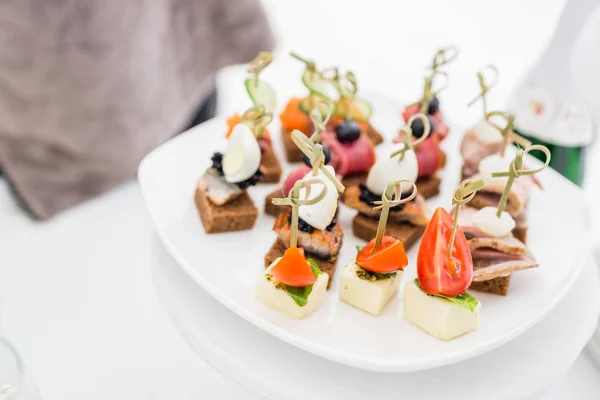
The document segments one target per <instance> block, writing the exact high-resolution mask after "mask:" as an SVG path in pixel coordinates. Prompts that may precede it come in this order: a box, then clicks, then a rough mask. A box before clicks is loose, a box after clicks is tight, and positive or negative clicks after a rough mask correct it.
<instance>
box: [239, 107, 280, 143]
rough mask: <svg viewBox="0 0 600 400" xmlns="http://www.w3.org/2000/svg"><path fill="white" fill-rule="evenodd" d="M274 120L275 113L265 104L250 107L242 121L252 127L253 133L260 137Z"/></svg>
mask: <svg viewBox="0 0 600 400" xmlns="http://www.w3.org/2000/svg"><path fill="white" fill-rule="evenodd" d="M272 120H273V113H270V112H267V109H266V107H265V106H264V105H263V104H258V105H256V106H253V107H250V108H249V109H247V110H246V111H245V112H244V115H242V122H243V123H244V124H246V125H248V126H249V127H250V129H251V130H252V133H254V136H256V137H257V138H260V137H261V136H262V134H263V132H264V131H265V128H266V127H267V125H269V124H270V123H271V121H272Z"/></svg>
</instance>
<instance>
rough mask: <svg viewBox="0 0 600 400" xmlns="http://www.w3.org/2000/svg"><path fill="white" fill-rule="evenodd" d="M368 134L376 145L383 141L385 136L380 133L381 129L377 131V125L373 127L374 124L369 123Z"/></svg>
mask: <svg viewBox="0 0 600 400" xmlns="http://www.w3.org/2000/svg"><path fill="white" fill-rule="evenodd" d="M366 134H367V137H368V138H369V139H371V141H372V142H373V144H374V145H375V146H377V145H378V144H381V143H383V136H382V135H381V133H379V131H377V129H375V127H373V125H371V124H369V125H368V126H367V132H366Z"/></svg>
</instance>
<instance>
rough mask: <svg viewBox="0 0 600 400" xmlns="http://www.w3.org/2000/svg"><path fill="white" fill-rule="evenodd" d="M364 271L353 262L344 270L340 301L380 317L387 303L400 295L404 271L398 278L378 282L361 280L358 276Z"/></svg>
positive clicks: (397, 274) (398, 273)
mask: <svg viewBox="0 0 600 400" xmlns="http://www.w3.org/2000/svg"><path fill="white" fill-rule="evenodd" d="M358 271H364V270H363V269H362V268H361V267H360V266H359V265H358V264H356V263H355V262H351V263H349V264H346V265H345V266H344V268H343V269H342V278H341V288H340V300H342V301H345V302H346V303H348V304H350V305H352V306H354V307H356V308H358V309H360V310H363V311H366V312H368V313H371V314H373V315H380V314H381V313H382V312H383V309H384V308H385V306H386V305H387V303H388V302H389V301H390V300H391V299H392V298H393V297H394V296H395V295H396V293H398V287H399V286H400V282H402V274H403V272H402V271H397V272H396V276H395V277H392V278H388V279H382V280H378V281H374V282H372V281H368V280H366V279H361V278H359V277H358V275H357V274H356V273H357V272H358Z"/></svg>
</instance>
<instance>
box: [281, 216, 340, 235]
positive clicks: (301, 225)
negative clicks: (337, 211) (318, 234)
mask: <svg viewBox="0 0 600 400" xmlns="http://www.w3.org/2000/svg"><path fill="white" fill-rule="evenodd" d="M288 223H289V224H291V223H292V215H291V214H290V215H289V216H288ZM336 224H337V221H336V220H335V218H334V219H333V220H332V221H331V223H330V224H329V225H327V227H326V228H325V230H326V231H327V232H331V231H332V230H333V228H334V227H335V225H336ZM298 229H299V230H301V231H302V232H306V233H308V234H309V235H310V234H311V233H313V232H314V231H315V228H314V227H313V226H312V225H310V224H309V223H308V222H306V221H305V220H303V219H302V218H298Z"/></svg>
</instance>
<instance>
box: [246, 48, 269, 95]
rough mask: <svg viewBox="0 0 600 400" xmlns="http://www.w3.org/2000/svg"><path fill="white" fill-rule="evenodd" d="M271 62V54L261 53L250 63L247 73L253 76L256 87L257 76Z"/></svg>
mask: <svg viewBox="0 0 600 400" xmlns="http://www.w3.org/2000/svg"><path fill="white" fill-rule="evenodd" d="M272 61H273V54H271V52H269V51H261V52H260V53H258V55H257V56H256V58H255V59H254V60H252V61H251V62H250V66H249V67H248V72H249V73H250V74H251V75H254V84H255V85H256V87H258V75H260V73H261V72H262V70H263V69H265V68H266V67H267V66H268V65H269V64H271V62H272Z"/></svg>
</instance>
